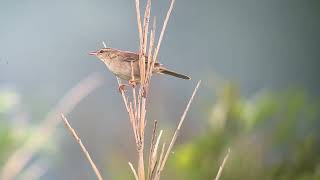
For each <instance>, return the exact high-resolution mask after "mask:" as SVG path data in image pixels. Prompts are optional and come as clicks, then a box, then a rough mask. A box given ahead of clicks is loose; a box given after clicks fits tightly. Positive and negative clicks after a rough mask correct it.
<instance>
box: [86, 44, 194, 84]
mask: <svg viewBox="0 0 320 180" xmlns="http://www.w3.org/2000/svg"><path fill="white" fill-rule="evenodd" d="M89 54H90V55H93V56H96V57H97V58H98V59H100V60H101V61H102V62H103V63H104V64H105V65H106V66H107V68H108V69H109V70H110V71H111V72H112V73H113V74H114V75H115V76H117V77H118V78H120V79H122V80H126V81H129V84H131V85H133V84H135V83H139V82H140V79H141V78H140V68H139V54H138V53H134V52H129V51H123V50H119V49H115V48H110V47H107V48H102V49H99V50H97V51H92V52H90V53H89ZM145 59H146V63H147V62H148V58H147V57H146V58H145ZM131 63H132V65H131ZM132 66H133V75H134V82H133V80H132ZM146 67H147V66H146ZM152 73H153V74H166V75H170V76H174V77H177V78H181V79H186V80H189V79H190V77H189V76H187V75H184V74H180V73H177V72H174V71H172V70H169V69H167V68H166V67H164V66H163V65H162V64H160V63H158V62H155V63H154V68H153V70H152ZM121 88H123V87H121ZM119 90H121V89H120V87H119Z"/></svg>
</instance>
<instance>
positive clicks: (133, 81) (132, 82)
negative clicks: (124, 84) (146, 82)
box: [129, 79, 137, 88]
mask: <svg viewBox="0 0 320 180" xmlns="http://www.w3.org/2000/svg"><path fill="white" fill-rule="evenodd" d="M129 84H130V85H131V87H132V88H135V87H136V86H137V83H136V81H135V80H133V79H131V80H129Z"/></svg>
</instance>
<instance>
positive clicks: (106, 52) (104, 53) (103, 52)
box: [89, 48, 114, 61]
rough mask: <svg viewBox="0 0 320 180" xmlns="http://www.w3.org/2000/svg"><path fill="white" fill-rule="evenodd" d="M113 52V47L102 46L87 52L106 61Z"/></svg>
mask: <svg viewBox="0 0 320 180" xmlns="http://www.w3.org/2000/svg"><path fill="white" fill-rule="evenodd" d="M112 52H114V49H112V48H102V49H100V50H98V51H92V52H90V53H89V54H90V55H93V56H96V57H97V58H99V59H100V60H102V61H106V60H108V59H109V58H110V54H111V53H112Z"/></svg>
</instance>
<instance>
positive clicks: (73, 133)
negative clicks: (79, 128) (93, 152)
mask: <svg viewBox="0 0 320 180" xmlns="http://www.w3.org/2000/svg"><path fill="white" fill-rule="evenodd" d="M61 117H62V120H63V122H64V125H65V127H66V128H67V130H68V131H69V132H70V134H71V135H72V136H73V138H74V139H75V140H76V142H77V143H78V144H79V146H80V148H81V150H82V152H83V153H84V155H85V156H86V158H87V160H88V161H89V163H90V165H91V168H92V170H93V171H94V173H95V174H96V176H97V179H99V180H103V178H102V176H101V173H100V171H99V169H98V168H97V166H96V164H95V163H94V162H93V160H92V158H91V156H90V154H89V152H88V150H87V148H86V147H85V146H84V144H83V143H82V141H81V139H80V138H79V136H78V134H77V132H76V131H75V130H74V129H73V128H72V127H71V125H70V123H69V121H68V120H67V118H66V117H65V116H64V115H63V114H61Z"/></svg>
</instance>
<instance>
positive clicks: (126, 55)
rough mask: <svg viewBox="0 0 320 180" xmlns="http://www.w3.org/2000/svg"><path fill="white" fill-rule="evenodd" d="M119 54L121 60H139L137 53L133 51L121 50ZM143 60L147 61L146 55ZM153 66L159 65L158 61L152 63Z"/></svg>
mask: <svg viewBox="0 0 320 180" xmlns="http://www.w3.org/2000/svg"><path fill="white" fill-rule="evenodd" d="M119 55H120V56H122V57H123V61H127V62H135V61H138V60H139V54H136V53H133V52H122V53H120V54H119ZM145 61H146V63H148V57H147V56H146V57H145ZM154 65H155V66H161V64H160V63H158V62H156V63H155V64H154Z"/></svg>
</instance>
